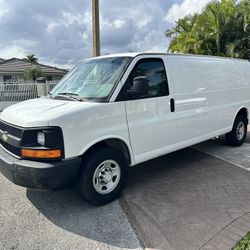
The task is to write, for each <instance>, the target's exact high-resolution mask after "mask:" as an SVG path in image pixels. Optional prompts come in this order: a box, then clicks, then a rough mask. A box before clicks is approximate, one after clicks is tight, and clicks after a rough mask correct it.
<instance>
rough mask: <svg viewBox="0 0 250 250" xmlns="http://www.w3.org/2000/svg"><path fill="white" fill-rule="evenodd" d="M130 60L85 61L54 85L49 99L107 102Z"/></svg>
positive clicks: (123, 58)
mask: <svg viewBox="0 0 250 250" xmlns="http://www.w3.org/2000/svg"><path fill="white" fill-rule="evenodd" d="M131 60H132V59H131V58H130V57H108V58H94V59H90V60H86V61H84V62H82V63H80V64H79V65H77V66H76V67H75V68H73V69H72V70H71V71H70V72H69V73H68V74H67V75H66V76H65V77H64V78H63V79H62V80H61V81H60V82H59V83H58V84H57V85H56V87H55V88H54V89H53V90H52V91H51V92H50V94H51V97H52V98H54V97H56V96H62V95H64V96H66V95H68V96H71V97H76V96H77V97H79V98H82V100H84V99H87V100H100V101H107V100H108V98H109V96H110V94H111V92H112V90H113V88H114V87H115V86H116V84H117V83H118V82H119V81H120V79H121V77H122V75H123V73H124V71H125V70H126V68H127V66H128V64H129V63H130V61H131ZM75 99H77V98H75Z"/></svg>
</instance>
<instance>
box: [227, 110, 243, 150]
mask: <svg viewBox="0 0 250 250" xmlns="http://www.w3.org/2000/svg"><path fill="white" fill-rule="evenodd" d="M247 124H248V121H247V118H246V117H245V116H243V115H238V116H237V117H236V118H235V121H234V125H233V129H232V131H231V132H230V133H227V134H226V141H227V144H229V145H231V146H240V145H242V144H243V143H244V141H245V139H246V136H247Z"/></svg>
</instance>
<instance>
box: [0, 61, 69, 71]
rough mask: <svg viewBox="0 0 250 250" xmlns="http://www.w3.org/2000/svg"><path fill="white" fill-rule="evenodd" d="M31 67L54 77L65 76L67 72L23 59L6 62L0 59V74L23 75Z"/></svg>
mask: <svg viewBox="0 0 250 250" xmlns="http://www.w3.org/2000/svg"><path fill="white" fill-rule="evenodd" d="M32 67H37V68H39V69H40V70H41V71H43V73H44V74H54V75H65V74H66V73H67V72H68V71H67V70H65V69H59V68H56V67H51V66H47V65H44V64H40V63H30V62H27V61H26V60H25V59H19V58H11V59H8V60H3V59H2V61H1V59H0V72H4V73H24V72H25V70H27V69H30V68H32Z"/></svg>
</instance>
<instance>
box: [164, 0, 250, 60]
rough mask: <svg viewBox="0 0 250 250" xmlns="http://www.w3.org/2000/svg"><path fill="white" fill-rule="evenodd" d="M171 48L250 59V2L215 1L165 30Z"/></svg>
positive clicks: (243, 0) (170, 49)
mask: <svg viewBox="0 0 250 250" xmlns="http://www.w3.org/2000/svg"><path fill="white" fill-rule="evenodd" d="M166 36H167V37H169V38H170V44H169V48H168V51H171V52H182V53H193V54H206V55H221V56H229V57H237V58H250V1H249V0H241V1H236V0H221V1H218V0H214V1H212V2H210V3H208V4H207V5H206V6H205V8H204V9H203V12H202V13H201V14H194V15H188V16H185V17H184V18H180V19H179V20H177V22H176V25H175V27H173V28H172V29H169V30H167V31H166Z"/></svg>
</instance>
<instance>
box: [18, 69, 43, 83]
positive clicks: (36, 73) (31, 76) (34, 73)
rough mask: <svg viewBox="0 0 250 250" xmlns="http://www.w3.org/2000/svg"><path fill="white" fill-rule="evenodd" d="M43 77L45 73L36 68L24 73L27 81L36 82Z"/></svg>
mask: <svg viewBox="0 0 250 250" xmlns="http://www.w3.org/2000/svg"><path fill="white" fill-rule="evenodd" d="M42 76H43V72H42V71H41V70H40V69H39V68H38V67H34V68H30V69H27V70H26V71H25V72H24V75H23V78H24V80H25V81H28V80H30V81H35V80H36V79H37V78H39V77H42Z"/></svg>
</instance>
